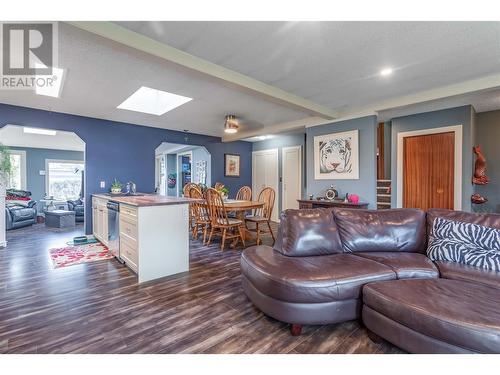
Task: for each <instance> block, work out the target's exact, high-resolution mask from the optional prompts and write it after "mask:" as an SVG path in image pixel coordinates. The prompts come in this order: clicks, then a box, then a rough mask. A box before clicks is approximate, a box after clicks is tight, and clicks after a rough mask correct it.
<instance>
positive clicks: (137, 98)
mask: <svg viewBox="0 0 500 375" xmlns="http://www.w3.org/2000/svg"><path fill="white" fill-rule="evenodd" d="M191 100H193V99H192V98H188V97H186V96H181V95H176V94H172V93H170V92H166V91H161V90H156V89H152V88H149V87H145V86H142V87H141V88H140V89H139V90H137V91H136V92H134V93H133V94H132V95H130V96H129V97H128V98H127V99H126V100H125V101H124V102H123V103H122V104H120V105H119V106H118V107H117V108H120V109H127V110H129V111H136V112H142V113H149V114H151V115H157V116H161V115H163V114H164V113H167V112H168V111H171V110H172V109H174V108H177V107H179V106H181V105H183V104H185V103H187V102H189V101H191Z"/></svg>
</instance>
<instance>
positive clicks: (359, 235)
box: [333, 208, 427, 253]
mask: <svg viewBox="0 0 500 375" xmlns="http://www.w3.org/2000/svg"><path fill="white" fill-rule="evenodd" d="M333 212H334V216H335V222H336V223H337V226H338V228H339V233H340V238H341V240H342V246H343V250H344V252H348V253H354V252H371V251H386V252H387V251H406V252H420V253H424V252H425V248H426V243H427V240H426V230H425V212H424V211H422V210H417V209H410V208H405V209H393V210H358V209H345V208H335V209H334V210H333Z"/></svg>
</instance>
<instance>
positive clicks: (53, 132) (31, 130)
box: [23, 127, 57, 135]
mask: <svg viewBox="0 0 500 375" xmlns="http://www.w3.org/2000/svg"><path fill="white" fill-rule="evenodd" d="M23 132H24V133H26V134H40V135H56V134H57V131H56V130H50V129H42V128H26V127H24V128H23Z"/></svg>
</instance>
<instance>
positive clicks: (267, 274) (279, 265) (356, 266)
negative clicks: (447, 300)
mask: <svg viewBox="0 0 500 375" xmlns="http://www.w3.org/2000/svg"><path fill="white" fill-rule="evenodd" d="M241 271H242V273H243V275H244V276H245V277H246V278H247V279H248V280H249V281H250V282H251V283H252V284H253V286H254V287H255V288H257V289H258V290H259V291H260V292H261V293H264V294H265V295H267V296H269V297H272V298H275V299H278V300H281V301H288V302H299V303H319V302H332V301H341V300H347V299H356V298H359V297H360V295H361V287H362V286H363V285H364V284H366V283H368V282H373V281H381V280H394V279H396V274H395V273H394V272H393V271H392V270H391V269H390V268H389V267H386V266H384V265H382V264H380V263H377V262H374V261H372V260H369V259H364V258H362V257H358V256H355V255H351V254H333V255H324V256H321V257H318V256H311V257H288V256H285V255H283V254H281V253H279V252H277V251H274V250H273V249H272V248H271V247H269V246H253V247H249V248H248V249H245V250H244V251H243V253H242V256H241Z"/></svg>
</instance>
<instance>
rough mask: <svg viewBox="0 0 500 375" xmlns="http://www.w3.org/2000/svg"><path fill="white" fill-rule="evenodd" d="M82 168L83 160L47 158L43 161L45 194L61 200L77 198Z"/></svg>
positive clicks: (79, 190) (80, 185) (80, 187)
mask: <svg viewBox="0 0 500 375" xmlns="http://www.w3.org/2000/svg"><path fill="white" fill-rule="evenodd" d="M83 169H84V162H83V161H74V160H51V159H47V160H46V161H45V174H46V177H45V181H46V192H47V195H48V196H49V197H54V199H56V200H61V201H66V200H68V199H77V198H78V197H79V196H80V192H81V190H82V173H83Z"/></svg>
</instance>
